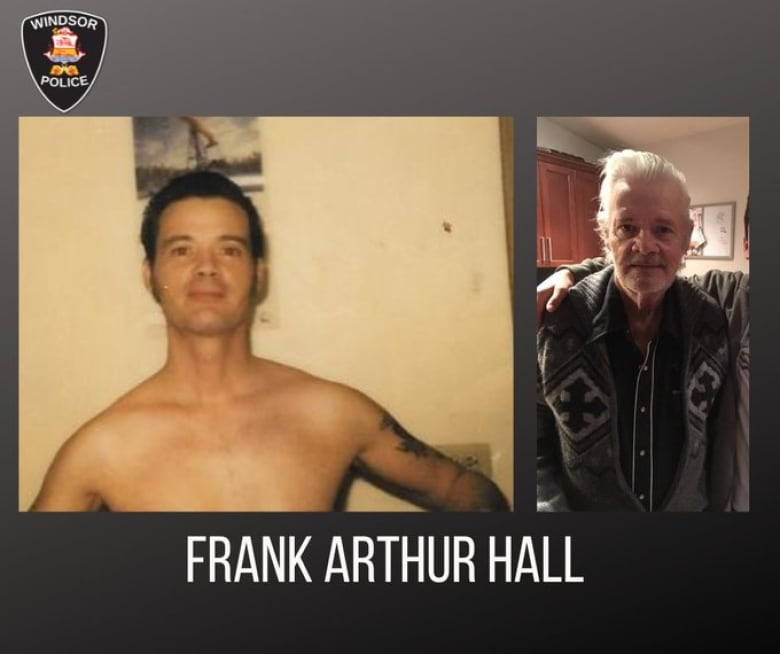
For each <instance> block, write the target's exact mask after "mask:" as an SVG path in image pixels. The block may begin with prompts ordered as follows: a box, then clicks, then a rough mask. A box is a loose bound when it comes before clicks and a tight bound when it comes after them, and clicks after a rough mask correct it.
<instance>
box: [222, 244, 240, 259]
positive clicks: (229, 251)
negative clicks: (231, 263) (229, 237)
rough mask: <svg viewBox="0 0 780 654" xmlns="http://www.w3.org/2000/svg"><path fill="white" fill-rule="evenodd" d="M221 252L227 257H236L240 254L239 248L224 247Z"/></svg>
mask: <svg viewBox="0 0 780 654" xmlns="http://www.w3.org/2000/svg"><path fill="white" fill-rule="evenodd" d="M223 252H224V253H225V254H226V255H227V256H229V257H237V256H239V255H240V254H241V248H237V247H233V246H229V247H226V248H225V249H224V250H223Z"/></svg>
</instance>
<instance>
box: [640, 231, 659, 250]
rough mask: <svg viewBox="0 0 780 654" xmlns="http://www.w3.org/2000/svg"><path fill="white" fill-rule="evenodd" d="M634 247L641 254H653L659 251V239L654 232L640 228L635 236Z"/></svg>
mask: <svg viewBox="0 0 780 654" xmlns="http://www.w3.org/2000/svg"><path fill="white" fill-rule="evenodd" d="M634 249H635V250H636V251H637V252H639V254H652V253H653V252H657V251H658V241H657V240H656V238H655V236H653V234H652V232H650V231H648V230H646V229H640V230H639V233H638V234H637V235H636V236H635V237H634Z"/></svg>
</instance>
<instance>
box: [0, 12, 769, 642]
mask: <svg viewBox="0 0 780 654" xmlns="http://www.w3.org/2000/svg"><path fill="white" fill-rule="evenodd" d="M58 6H59V8H66V9H77V10H81V11H87V12H91V13H96V14H98V15H100V16H103V17H104V18H106V19H107V21H108V28H109V34H108V51H107V53H106V56H105V59H104V61H103V67H102V70H101V73H100V76H99V78H98V80H97V83H96V84H95V86H94V87H93V89H92V90H91V91H90V93H89V95H88V96H87V97H86V98H85V99H84V100H83V101H82V102H81V103H80V104H79V105H78V106H77V107H76V108H75V109H74V110H73V111H72V112H71V115H184V114H187V115H230V114H235V115H372V114H378V115H405V114H408V115H420V114H463V115H471V114H480V115H496V114H504V115H514V116H515V119H516V123H515V131H516V141H515V150H516V151H515V159H516V167H515V200H516V206H515V213H516V227H515V234H516V239H515V240H516V243H515V248H516V249H515V252H516V263H515V293H516V299H515V395H516V405H515V406H516V408H515V422H516V426H515V432H516V463H515V480H516V481H515V486H516V495H515V501H516V502H515V503H516V507H517V511H516V512H515V513H514V514H511V515H492V514H491V515H467V516H458V515H428V514H408V515H407V514H403V515H371V514H360V515H351V514H350V515H348V514H338V515H305V514H304V515H284V514H281V515H275V514H260V515H257V514H255V515H251V514H225V515H197V514H195V515H185V514H181V515H179V514H158V515H151V514H150V515H111V514H101V515H72V516H70V515H30V514H24V513H21V514H20V513H18V512H17V510H16V506H17V476H18V471H17V451H18V446H17V436H18V435H17V424H18V419H17V406H18V403H17V340H18V316H17V311H16V307H17V306H18V304H17V274H18V273H17V270H18V266H17V256H18V253H17V216H18V201H17V183H18V175H17V157H18V152H17V145H18V139H17V119H18V117H19V116H22V115H56V114H57V113H58V112H56V111H55V110H54V109H52V108H51V106H50V105H49V104H48V103H47V102H46V101H45V100H44V99H43V97H42V96H41V95H40V94H39V92H38V91H37V90H36V89H35V88H34V86H33V83H32V80H31V79H30V76H29V73H28V71H27V69H26V66H25V64H24V61H23V57H22V52H21V46H20V42H19V30H20V25H21V20H22V19H23V18H24V17H25V16H28V15H30V14H33V13H38V12H39V11H45V10H49V9H54V8H58ZM777 13H778V11H777V9H775V8H774V3H772V2H757V1H754V2H745V3H736V2H727V1H724V0H720V1H717V0H711V1H706V0H689V1H688V2H684V3H682V2H679V1H667V0H655V1H654V2H642V1H633V0H628V1H625V0H624V1H618V0H603V1H602V2H599V3H593V2H582V3H580V2H575V1H569V2H564V1H562V0H557V1H556V0H553V1H550V0H547V1H529V0H524V1H523V2H516V1H504V2H501V1H493V2H476V1H463V0H461V1H452V0H449V1H445V0H427V1H424V0H423V1H417V2H411V1H399V0H396V1H395V2H389V1H388V2H377V1H371V0H363V1H360V0H339V1H330V2H319V1H317V0H292V1H291V0H286V1H281V0H280V1H272V2H249V1H244V2H240V1H238V0H223V1H221V2H219V3H214V4H207V3H196V2H185V1H184V0H170V1H168V2H160V1H159V0H158V1H156V2H151V1H149V0H140V1H137V2H133V3H130V2H125V3H120V2H113V1H112V2H100V3H96V2H83V3H75V2H66V3H62V4H58V3H56V2H47V3H44V4H39V5H35V4H31V3H29V2H28V1H25V2H22V1H21V0H6V2H5V3H4V4H3V6H2V8H1V9H0V15H1V16H2V19H3V20H2V22H1V25H2V28H1V29H2V35H3V38H2V39H0V73H1V75H0V84H2V87H3V89H2V92H0V95H1V96H2V97H3V100H2V102H1V103H0V112H1V113H0V158H1V159H0V161H1V162H2V163H1V164H0V165H1V166H2V172H3V175H2V176H1V177H0V193H2V198H3V206H4V207H5V211H4V218H3V219H2V221H0V248H2V256H0V266H2V273H3V274H2V275H0V293H1V295H0V297H2V299H3V304H4V306H5V307H6V309H5V310H4V311H2V312H0V321H1V322H0V330H2V333H3V335H4V338H3V340H2V343H1V344H0V361H1V362H2V385H3V391H4V392H3V393H1V394H0V415H1V416H2V421H3V427H4V429H3V432H2V436H1V437H0V522H1V523H0V651H7V652H17V651H19V652H21V651H33V652H37V651H47V652H48V651H68V650H69V649H71V648H74V647H75V646H76V644H77V643H78V644H79V647H80V649H81V650H82V651H103V652H109V651H110V652H114V651H136V652H140V651H168V650H171V651H184V650H185V649H187V650H188V651H201V650H203V651H220V652H222V651H243V650H246V649H248V650H250V651H251V650H255V649H260V648H261V647H266V648H270V649H271V650H272V651H279V650H281V649H282V648H284V649H285V650H287V649H289V650H290V651H298V650H300V649H302V648H303V647H304V646H310V645H316V644H321V645H324V644H326V643H329V644H331V645H332V647H334V648H335V647H339V646H340V645H341V646H344V647H346V648H348V649H351V648H353V647H356V646H357V647H360V648H361V649H364V650H371V649H376V648H377V647H379V648H380V649H384V648H394V649H397V648H400V647H402V648H404V649H407V650H413V651H417V650H418V649H423V648H424V647H425V646H430V647H435V648H436V649H440V648H441V647H443V646H444V644H445V643H447V644H450V645H454V647H455V648H456V649H457V650H459V649H461V648H463V649H466V648H478V649H479V650H482V649H483V648H484V647H485V645H486V643H487V641H491V640H493V639H495V640H496V642H499V643H501V644H502V645H503V647H498V648H494V649H507V650H509V649H511V650H512V651H518V650H522V648H523V647H535V646H542V645H544V646H545V647H548V648H557V647H558V646H561V647H567V648H569V647H572V646H580V645H582V644H583V643H584V642H593V641H594V639H596V638H597V637H601V638H605V637H606V639H607V641H608V642H612V643H617V642H625V639H631V640H632V642H636V639H637V638H638V639H639V642H641V643H643V644H658V645H661V644H666V643H669V642H677V639H678V638H681V637H686V638H687V637H690V638H693V639H696V641H697V642H705V643H711V642H718V643H719V644H721V645H724V646H729V645H730V644H732V643H736V642H744V640H746V639H750V638H754V637H756V636H757V635H758V634H759V633H760V632H761V631H768V630H769V629H770V626H771V624H772V623H771V621H767V617H768V616H769V612H770V608H771V606H773V605H776V602H774V601H771V600H769V599H768V598H767V600H764V597H765V596H766V595H767V594H769V597H771V593H772V591H773V590H774V587H775V585H776V582H777V581H778V580H779V579H780V565H779V564H778V562H777V558H776V555H775V552H776V551H777V549H778V548H777V542H776V540H775V539H776V538H778V534H777V531H778V524H779V522H780V521H779V520H778V514H777V509H778V504H779V503H780V492H778V491H780V487H778V481H777V479H778V474H777V464H778V460H779V456H780V445H778V438H777V436H776V435H777V434H778V433H780V431H779V430H778V412H777V410H776V408H775V405H776V400H775V398H774V391H775V389H776V388H777V381H776V375H775V374H773V368H774V366H775V365H776V361H777V360H778V357H777V355H778V352H779V351H780V347H779V346H778V344H777V341H776V335H777V334H778V333H780V326H779V325H778V311H777V308H776V306H777V302H776V301H775V298H774V294H770V293H769V292H768V290H767V288H766V287H767V286H768V285H769V283H770V281H771V280H773V279H777V274H776V267H777V264H776V261H777V256H776V254H775V252H774V249H775V244H776V243H778V242H779V241H780V231H779V228H778V222H777V221H776V220H775V219H774V215H775V214H776V212H777V210H776V209H775V207H774V205H773V204H772V197H773V192H774V191H775V190H776V187H777V184H776V183H775V179H776V176H777V172H776V170H777V164H776V161H775V157H776V153H777V152H778V147H777V146H778V130H777V127H776V122H777V117H778V116H780V110H779V109H780V107H779V106H778V90H777V79H778V78H777V67H778V64H780V55H779V53H778V46H777V43H778V38H777V27H776V25H777ZM196 34H197V35H199V39H200V38H203V37H204V35H205V38H206V42H207V43H208V44H210V45H209V46H208V47H207V49H206V50H205V51H203V50H202V47H201V46H199V47H198V52H197V54H195V52H196V51H195V49H194V48H193V46H192V45H191V44H189V43H188V35H196ZM718 114H721V115H749V116H750V117H751V125H750V127H751V129H750V140H751V142H750V152H751V213H752V215H753V229H754V233H753V239H752V240H753V247H752V257H751V268H752V273H753V278H754V279H753V288H754V291H753V302H752V314H753V316H755V317H756V318H757V320H756V325H755V326H754V327H753V329H752V338H753V342H754V351H755V353H756V355H757V356H756V357H754V362H753V364H752V377H753V383H752V387H753V393H752V406H753V411H752V429H751V430H752V433H753V438H752V450H753V456H752V462H753V463H752V479H751V487H752V492H751V495H752V507H753V511H752V512H751V513H750V514H747V515H714V514H713V515H649V516H648V515H617V514H614V515H611V514H610V515H598V514H572V515H536V514H535V513H534V512H533V498H534V464H533V460H534V449H535V444H534V431H535V425H534V328H533V309H532V307H533V304H532V298H533V292H534V285H535V265H534V264H535V260H534V239H533V238H530V237H529V235H530V234H532V233H533V230H534V229H535V228H534V223H533V218H532V217H533V216H534V215H535V206H534V204H535V189H534V184H535V168H534V154H533V153H534V147H535V118H536V116H544V115H718ZM58 181H61V180H53V182H58ZM61 193H62V200H63V204H64V205H65V206H68V207H77V206H78V198H73V197H69V196H68V192H67V188H66V186H64V185H63V187H62V191H61ZM766 216H769V218H766ZM739 218H741V217H739ZM70 282H72V283H88V280H83V279H81V280H80V279H74V280H70ZM773 307H774V308H773ZM74 374H76V371H74ZM62 383H63V384H67V379H63V380H62ZM190 534H221V535H227V536H240V535H243V534H250V535H253V536H260V535H298V536H303V535H307V534H311V535H313V536H314V537H315V541H316V543H318V544H321V546H320V547H319V548H317V547H316V546H312V547H313V553H314V554H316V555H317V556H321V557H324V556H325V549H324V544H325V543H327V540H328V539H329V537H330V536H332V535H335V534H340V535H344V536H350V535H352V534H365V535H380V534H398V535H400V534H410V535H429V534H430V535H436V534H440V535H443V534H449V535H456V534H463V535H470V536H472V537H474V538H475V539H477V541H478V544H479V545H480V549H479V551H480V553H484V552H486V547H484V545H485V544H486V540H487V537H488V536H489V535H495V536H504V535H514V536H516V537H519V536H522V535H534V536H543V535H547V536H551V537H553V538H554V539H557V538H558V537H560V536H563V535H571V536H573V538H574V544H575V568H576V570H575V572H576V573H577V574H583V575H584V576H585V578H586V583H585V584H580V585H571V586H566V585H534V584H531V583H528V582H526V583H523V584H520V585H514V586H513V585H504V584H498V585H490V584H488V583H487V581H486V580H485V581H479V582H478V583H476V584H473V585H466V584H460V585H455V584H443V585H439V586H437V585H433V584H431V585H419V584H416V583H411V584H406V585H403V584H400V583H396V584H392V585H385V584H379V583H378V584H375V585H365V584H361V585H355V586H347V585H330V586H326V585H324V584H321V583H314V584H310V585H306V584H301V583H298V584H295V585H280V584H276V585H252V584H240V585H214V586H209V585H206V584H197V585H194V586H193V585H187V584H186V583H185V582H184V579H185V549H184V548H185V537H186V535H190ZM413 634H418V635H413ZM631 634H633V636H632V635H631ZM174 643H176V644H177V645H174ZM595 644H596V646H601V644H600V639H599V640H598V641H595ZM602 644H603V643H602Z"/></svg>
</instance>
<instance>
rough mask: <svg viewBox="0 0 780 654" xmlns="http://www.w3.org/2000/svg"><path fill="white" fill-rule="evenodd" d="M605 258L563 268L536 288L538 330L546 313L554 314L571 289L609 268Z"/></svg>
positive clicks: (588, 260) (587, 260)
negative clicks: (592, 275) (581, 281)
mask: <svg viewBox="0 0 780 654" xmlns="http://www.w3.org/2000/svg"><path fill="white" fill-rule="evenodd" d="M607 265H608V264H607V260H606V259H604V258H603V257H599V258H596V259H585V261H583V262H582V263H578V264H574V265H571V266H561V267H560V268H558V269H557V270H556V271H555V272H554V273H553V274H552V275H550V276H549V277H548V278H547V279H545V280H544V281H543V282H542V283H541V284H539V285H538V286H537V287H536V328H537V329H539V328H540V327H541V326H542V322H544V313H545V311H547V312H549V313H552V312H553V311H555V310H556V309H557V308H558V307H559V306H560V305H561V302H563V299H564V298H565V297H566V295H568V293H569V289H570V288H571V287H572V286H574V284H576V283H577V282H578V281H580V280H581V279H584V278H585V277H587V276H588V275H590V274H592V273H595V272H598V271H599V270H603V269H604V268H605V267H606V266H607Z"/></svg>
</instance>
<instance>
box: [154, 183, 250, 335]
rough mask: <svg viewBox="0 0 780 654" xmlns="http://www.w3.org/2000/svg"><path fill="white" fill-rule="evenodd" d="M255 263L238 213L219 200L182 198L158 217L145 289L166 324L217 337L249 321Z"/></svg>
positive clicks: (245, 226)
mask: <svg viewBox="0 0 780 654" xmlns="http://www.w3.org/2000/svg"><path fill="white" fill-rule="evenodd" d="M261 272H262V268H261V263H260V262H255V260H254V259H253V258H252V255H251V251H250V245H249V226H248V224H247V218H246V214H245V213H244V211H243V210H242V209H241V208H240V207H239V206H238V205H236V204H234V203H233V202H230V201H229V200H226V199H224V198H198V197H193V198H185V199H184V200H179V201H177V202H174V203H172V204H171V205H169V206H168V207H167V208H166V209H165V210H164V211H163V212H162V214H161V215H160V227H159V230H158V234H157V248H156V257H155V261H154V263H153V264H151V265H150V264H149V263H148V262H145V263H144V277H145V280H146V284H147V287H148V288H149V290H150V291H152V293H153V294H154V296H155V298H156V299H157V301H158V302H159V303H160V306H161V307H162V310H163V313H164V314H165V317H166V320H167V322H168V325H169V326H170V327H173V328H176V329H179V330H181V331H186V332H191V333H197V334H201V335H218V334H221V333H225V332H229V331H231V330H233V329H235V328H237V327H240V326H246V325H248V323H249V317H250V315H251V308H252V305H253V299H254V295H255V289H256V288H257V283H258V275H259V274H261Z"/></svg>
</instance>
